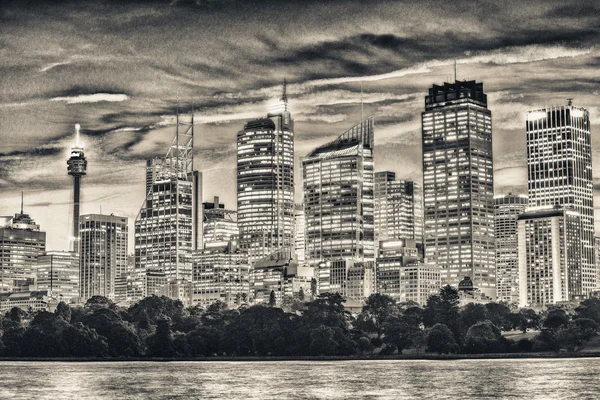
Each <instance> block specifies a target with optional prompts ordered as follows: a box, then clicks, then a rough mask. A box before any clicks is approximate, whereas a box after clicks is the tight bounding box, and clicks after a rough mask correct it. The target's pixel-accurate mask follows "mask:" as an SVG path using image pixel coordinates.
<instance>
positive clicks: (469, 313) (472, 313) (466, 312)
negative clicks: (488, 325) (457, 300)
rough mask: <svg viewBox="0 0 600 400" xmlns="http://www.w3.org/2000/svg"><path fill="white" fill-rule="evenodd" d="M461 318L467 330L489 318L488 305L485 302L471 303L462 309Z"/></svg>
mask: <svg viewBox="0 0 600 400" xmlns="http://www.w3.org/2000/svg"><path fill="white" fill-rule="evenodd" d="M460 319H461V323H462V325H463V332H466V331H467V330H468V329H469V328H470V327H471V326H473V325H475V324H476V323H478V322H481V321H486V320H489V319H490V314H489V313H488V310H487V307H486V306H484V305H483V304H475V303H469V304H467V305H466V306H465V307H464V308H463V309H462V310H461V311H460Z"/></svg>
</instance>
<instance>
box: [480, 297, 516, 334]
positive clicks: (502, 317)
mask: <svg viewBox="0 0 600 400" xmlns="http://www.w3.org/2000/svg"><path fill="white" fill-rule="evenodd" d="M485 308H486V309H487V312H488V319H489V320H490V321H492V324H494V325H495V326H497V327H498V328H499V329H500V330H502V331H510V330H512V329H513V326H512V321H511V319H510V314H511V311H510V308H509V307H508V306H507V305H506V304H505V303H495V302H492V303H487V304H486V305H485Z"/></svg>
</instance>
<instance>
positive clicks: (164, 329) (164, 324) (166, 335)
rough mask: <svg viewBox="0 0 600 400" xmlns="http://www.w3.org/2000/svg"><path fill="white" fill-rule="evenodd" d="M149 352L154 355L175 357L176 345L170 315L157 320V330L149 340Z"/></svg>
mask: <svg viewBox="0 0 600 400" xmlns="http://www.w3.org/2000/svg"><path fill="white" fill-rule="evenodd" d="M147 347H148V353H149V355H151V356H153V357H173V356H174V355H175V346H174V345H173V334H172V333H171V321H170V319H169V318H168V317H165V318H161V319H159V320H158V321H157V322H156V331H155V332H154V334H153V335H152V336H150V337H149V338H148V341H147Z"/></svg>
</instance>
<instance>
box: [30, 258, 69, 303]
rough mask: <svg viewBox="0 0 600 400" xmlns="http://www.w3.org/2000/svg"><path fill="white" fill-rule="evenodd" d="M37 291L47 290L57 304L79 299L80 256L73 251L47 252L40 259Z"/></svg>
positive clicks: (37, 271) (37, 272)
mask: <svg viewBox="0 0 600 400" xmlns="http://www.w3.org/2000/svg"><path fill="white" fill-rule="evenodd" d="M36 278H37V290H45V291H47V292H48V297H50V298H51V299H53V300H54V301H55V302H57V303H58V302H61V301H64V302H65V303H70V302H75V301H77V299H78V298H79V255H78V254H77V253H75V252H73V251H46V252H44V253H42V254H41V255H40V256H39V257H38V263H37V268H36Z"/></svg>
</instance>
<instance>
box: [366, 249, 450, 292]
mask: <svg viewBox="0 0 600 400" xmlns="http://www.w3.org/2000/svg"><path fill="white" fill-rule="evenodd" d="M378 247H379V248H378V251H377V254H378V255H377V261H376V265H377V292H378V293H382V294H386V295H388V296H390V297H392V298H393V299H394V300H396V301H400V299H401V288H402V286H401V285H402V282H401V280H400V275H401V270H402V267H404V266H407V265H409V264H417V263H418V262H419V261H420V260H421V259H422V257H421V253H420V249H419V248H418V247H417V242H416V240H414V239H396V240H383V241H380V242H379V244H378ZM438 274H439V273H438ZM438 289H439V288H438Z"/></svg>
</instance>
